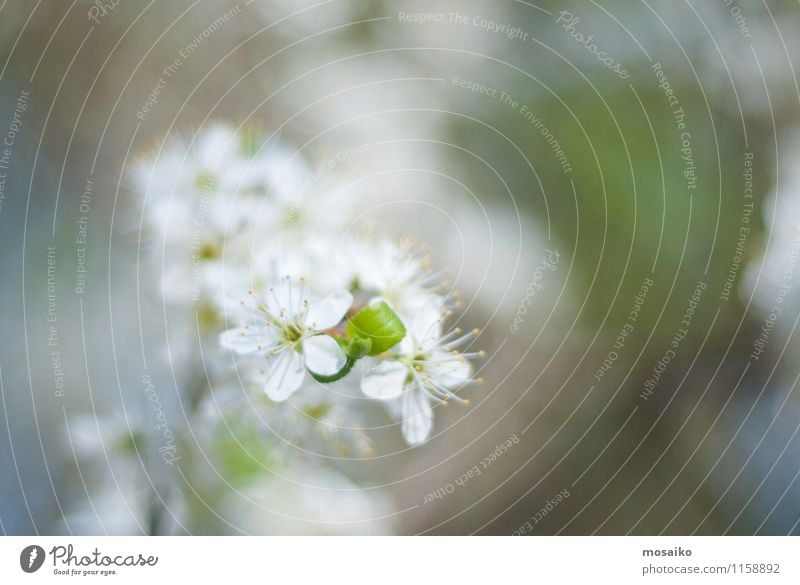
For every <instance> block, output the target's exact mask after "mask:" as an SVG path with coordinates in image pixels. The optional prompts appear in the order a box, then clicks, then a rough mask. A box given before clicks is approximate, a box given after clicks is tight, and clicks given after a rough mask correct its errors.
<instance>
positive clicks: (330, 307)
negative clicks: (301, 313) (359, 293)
mask: <svg viewBox="0 0 800 585" xmlns="http://www.w3.org/2000/svg"><path fill="white" fill-rule="evenodd" d="M352 304H353V295H351V294H350V293H349V292H347V291H346V290H339V291H336V292H334V293H331V294H329V295H328V296H326V297H325V298H323V299H320V300H319V301H316V302H314V303H312V305H311V307H310V309H309V311H308V315H306V320H305V324H306V325H307V326H309V327H313V328H314V329H317V330H318V331H322V330H323V329H328V328H329V327H333V326H334V325H336V324H337V323H339V321H341V320H342V317H344V315H345V313H347V309H349V308H350V305H352Z"/></svg>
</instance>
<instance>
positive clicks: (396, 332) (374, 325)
mask: <svg viewBox="0 0 800 585" xmlns="http://www.w3.org/2000/svg"><path fill="white" fill-rule="evenodd" d="M347 336H348V337H350V338H362V339H368V340H370V341H371V343H372V346H371V347H370V348H369V349H368V350H367V355H378V354H380V353H383V352H384V351H386V350H387V349H389V348H391V347H393V346H395V345H396V344H398V343H400V341H402V340H403V338H404V337H405V336H406V327H405V325H403V322H402V321H401V320H400V317H398V316H397V313H395V312H394V311H393V310H392V308H391V307H390V306H389V305H388V304H387V303H386V302H385V301H379V302H377V303H373V304H371V305H368V306H366V307H364V308H363V309H361V310H360V311H359V312H358V313H356V314H355V315H353V316H352V317H351V318H350V321H349V322H348V323H347Z"/></svg>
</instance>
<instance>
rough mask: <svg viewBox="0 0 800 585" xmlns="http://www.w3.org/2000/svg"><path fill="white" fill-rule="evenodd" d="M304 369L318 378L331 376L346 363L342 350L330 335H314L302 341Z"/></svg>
mask: <svg viewBox="0 0 800 585" xmlns="http://www.w3.org/2000/svg"><path fill="white" fill-rule="evenodd" d="M303 356H304V357H305V360H306V367H307V368H308V369H309V370H311V371H312V372H314V373H315V374H319V375H320V376H332V375H334V374H335V373H336V372H338V371H339V370H341V369H342V368H343V367H344V365H345V363H346V362H347V356H345V354H344V350H343V349H342V348H341V347H339V344H338V343H336V340H335V339H334V338H333V337H331V336H330V335H315V336H314V337H309V338H308V339H305V340H304V341H303Z"/></svg>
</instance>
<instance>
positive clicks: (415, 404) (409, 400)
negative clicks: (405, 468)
mask: <svg viewBox="0 0 800 585" xmlns="http://www.w3.org/2000/svg"><path fill="white" fill-rule="evenodd" d="M432 427H433V409H432V408H431V403H430V399H429V398H428V395H427V394H426V393H425V391H424V390H422V389H421V388H416V389H414V390H413V391H411V392H406V395H405V399H404V400H403V437H404V438H405V440H406V443H408V444H409V445H418V444H419V443H422V442H424V441H425V439H427V438H428V435H430V434H431V428H432Z"/></svg>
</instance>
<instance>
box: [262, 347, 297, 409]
mask: <svg viewBox="0 0 800 585" xmlns="http://www.w3.org/2000/svg"><path fill="white" fill-rule="evenodd" d="M305 375H306V371H305V369H304V368H303V358H302V357H301V356H300V354H299V353H297V352H296V351H294V350H293V349H286V350H284V351H283V352H281V353H280V355H279V356H277V357H275V358H273V359H272V360H270V363H269V378H267V382H266V383H265V384H264V392H266V393H267V396H269V397H270V398H271V399H272V400H274V401H276V402H281V401H282V400H286V399H287V398H289V396H291V395H292V394H293V393H294V391H295V390H297V389H298V388H299V387H300V384H302V383H303V378H305Z"/></svg>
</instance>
